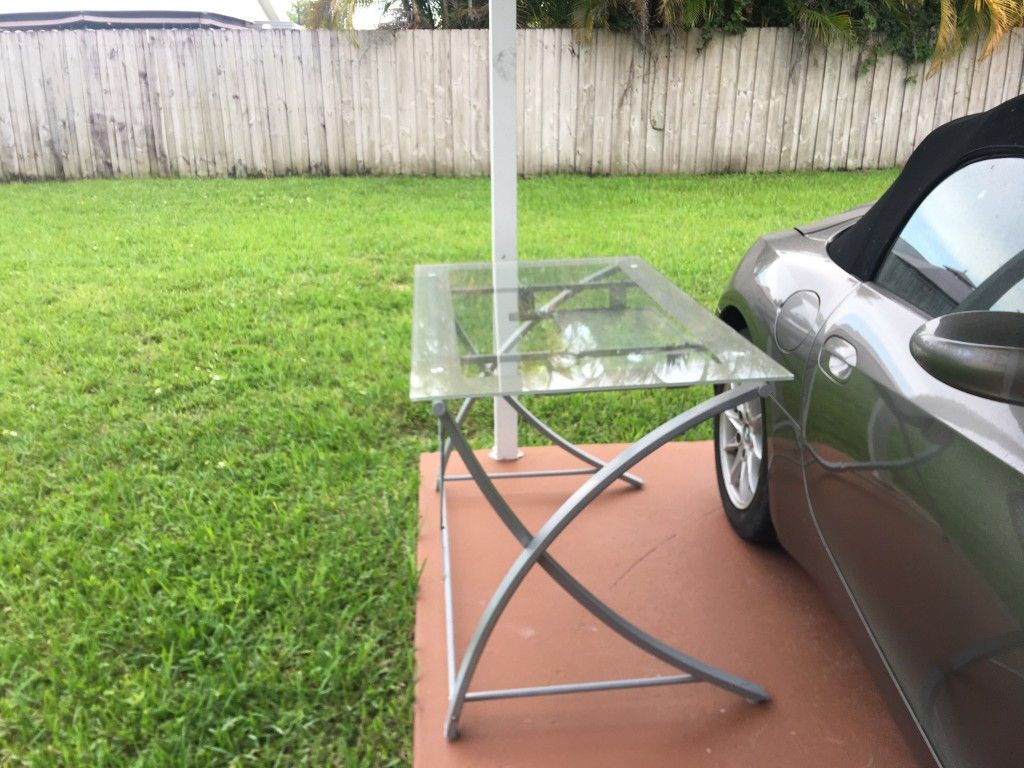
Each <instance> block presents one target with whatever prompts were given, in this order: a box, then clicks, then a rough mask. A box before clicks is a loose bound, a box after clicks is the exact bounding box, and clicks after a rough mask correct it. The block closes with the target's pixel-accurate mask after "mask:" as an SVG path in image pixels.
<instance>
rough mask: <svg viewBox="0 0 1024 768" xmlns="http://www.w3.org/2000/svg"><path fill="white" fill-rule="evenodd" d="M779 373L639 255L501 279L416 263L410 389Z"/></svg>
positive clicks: (559, 388)
mask: <svg viewBox="0 0 1024 768" xmlns="http://www.w3.org/2000/svg"><path fill="white" fill-rule="evenodd" d="M495 307H504V308H506V309H509V308H513V309H512V310H511V311H510V313H509V315H508V316H507V317H502V318H500V319H501V320H502V321H505V320H507V321H508V322H501V323H495V322H494V312H495ZM496 326H497V327H499V328H505V329H507V330H505V331H504V333H505V334H506V335H505V337H504V338H501V339H498V338H496V337H495V333H496V331H495V327H496ZM780 378H788V373H787V372H786V371H785V370H784V369H783V368H781V367H780V366H779V365H777V364H776V363H774V362H773V361H772V360H771V359H770V358H768V357H767V356H766V355H764V354H762V353H761V352H759V351H758V350H757V349H756V348H755V347H753V346H752V345H751V344H749V343H748V342H746V341H745V340H744V339H743V338H742V337H740V336H739V335H738V334H736V333H734V332H733V331H732V330H731V329H729V328H728V327H727V326H725V325H724V324H723V323H721V322H720V321H719V320H717V318H715V317H714V316H712V315H711V314H710V313H709V312H708V311H707V310H706V309H704V308H703V307H702V306H700V305H699V304H697V303H696V302H695V301H694V300H693V299H691V298H690V297H688V296H686V294H684V293H683V292H682V291H680V290H679V289H678V288H676V287H675V286H674V285H672V284H671V283H670V282H669V281H668V280H666V279H665V278H664V277H662V276H661V275H660V274H658V273H657V272H656V271H655V270H654V269H652V268H651V267H650V265H648V264H647V263H646V262H645V261H643V260H642V259H637V258H621V259H588V260H578V261H557V262H526V263H523V262H520V264H519V269H518V276H517V278H516V282H515V284H514V285H510V286H499V287H498V288H495V287H494V286H493V285H492V273H491V269H490V265H488V264H468V265H467V264H462V265H439V266H420V267H417V270H416V288H415V298H414V325H413V372H412V387H411V396H412V397H413V399H429V398H434V397H467V396H486V395H495V394H524V393H530V392H533V393H537V392H572V391H580V390H590V389H628V388H633V387H647V386H685V385H688V384H695V383H698V382H724V381H744V380H771V379H780Z"/></svg>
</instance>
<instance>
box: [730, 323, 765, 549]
mask: <svg viewBox="0 0 1024 768" xmlns="http://www.w3.org/2000/svg"><path fill="white" fill-rule="evenodd" d="M740 333H741V335H743V336H744V337H745V338H747V339H749V338H750V334H749V332H748V331H747V330H746V329H743V330H742V331H740ZM730 388H731V386H730V385H728V384H727V385H724V386H722V385H719V386H716V387H715V392H716V393H718V392H723V391H725V390H727V389H730ZM764 411H765V405H764V400H762V399H761V398H755V399H754V400H748V401H747V402H745V403H743V404H741V405H738V406H736V407H735V408H730V409H729V410H727V411H723V412H722V413H721V414H720V415H719V416H718V417H717V418H716V419H715V423H714V431H715V474H716V476H717V478H718V493H719V496H721V499H722V506H723V507H724V508H725V516H726V517H727V518H728V519H729V523H730V524H731V525H732V527H733V529H734V530H735V531H736V533H737V534H739V536H740V538H742V539H744V540H745V541H749V542H752V543H754V544H775V543H777V539H776V537H775V527H774V526H773V525H772V519H771V515H770V514H769V513H768V460H767V456H766V455H765V447H766V445H767V440H766V431H765V419H764Z"/></svg>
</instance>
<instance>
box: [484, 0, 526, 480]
mask: <svg viewBox="0 0 1024 768" xmlns="http://www.w3.org/2000/svg"><path fill="white" fill-rule="evenodd" d="M487 13H488V19H489V22H490V34H489V41H490V56H489V58H490V68H491V77H490V80H491V263H492V273H493V275H492V276H493V285H494V287H495V289H499V290H496V291H495V294H494V342H495V351H497V350H498V349H500V348H501V345H502V343H503V342H504V340H505V339H507V338H508V337H509V335H510V334H511V333H512V332H513V330H514V329H515V327H516V326H517V325H518V323H517V322H516V321H515V319H514V315H515V313H516V312H517V311H518V309H519V307H518V304H519V302H518V295H517V293H516V291H515V290H514V289H515V288H516V286H517V285H518V282H519V270H518V265H517V263H516V259H517V255H516V235H517V233H516V224H517V207H516V183H517V181H518V179H517V162H516V120H517V114H516V2H515V0H491V2H490V4H489V6H488V11H487ZM501 288H505V289H508V290H504V291H502V290H500V289H501ZM501 367H502V366H501V363H500V362H499V371H498V373H499V376H502V375H503V374H507V375H509V376H514V375H515V370H514V366H508V367H509V370H508V371H507V372H503V371H502V370H501ZM518 428H519V424H518V421H517V417H516V412H515V411H514V410H512V408H511V406H509V405H508V404H507V403H506V402H504V401H503V400H500V399H498V398H495V400H494V450H492V451H491V456H492V457H494V458H495V459H499V460H502V461H511V460H512V459H517V458H519V456H520V455H521V454H520V453H519V434H518V431H519V430H518Z"/></svg>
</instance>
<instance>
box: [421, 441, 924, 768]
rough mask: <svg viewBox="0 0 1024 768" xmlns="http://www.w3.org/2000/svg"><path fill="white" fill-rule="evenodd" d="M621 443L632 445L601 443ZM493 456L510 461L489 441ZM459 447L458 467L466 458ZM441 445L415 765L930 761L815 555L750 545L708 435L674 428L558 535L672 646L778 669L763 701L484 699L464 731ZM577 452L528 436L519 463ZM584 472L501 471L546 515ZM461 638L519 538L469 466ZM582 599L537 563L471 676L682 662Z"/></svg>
mask: <svg viewBox="0 0 1024 768" xmlns="http://www.w3.org/2000/svg"><path fill="white" fill-rule="evenodd" d="M588 450H592V452H593V453H595V454H596V455H598V456H602V457H611V456H612V455H614V454H615V453H616V452H617V450H618V448H617V447H616V446H594V447H592V448H589V449H588ZM480 456H481V458H482V459H483V461H484V464H485V466H486V467H488V468H492V469H495V470H501V469H508V468H509V467H508V465H497V464H496V463H495V462H492V461H490V460H488V459H487V458H486V456H485V455H484V454H483V453H481V454H480ZM457 464H458V462H454V461H453V466H452V471H453V472H456V471H461V470H460V468H459V467H458V466H457ZM436 466H437V455H436V454H426V455H424V456H423V457H422V459H421V463H420V472H421V478H422V481H421V486H420V511H421V516H422V520H421V535H420V542H419V561H420V562H421V563H422V565H423V575H422V580H421V591H420V597H419V601H418V604H417V611H416V638H415V642H416V659H417V664H418V678H417V682H416V704H415V725H414V737H413V765H414V766H415V767H416V768H447V767H453V768H454V767H456V766H460V767H461V766H467V767H468V766H472V767H473V768H486V767H488V766H495V767H498V766H502V767H507V766H535V767H536V768H543V767H544V766H576V765H580V766H595V767H596V766H617V767H618V766H629V768H641V767H642V766H668V765H672V766H676V765H679V766H687V767H688V768H699V767H701V766H715V767H716V768H724V767H725V766H744V767H746V766H794V767H800V766H803V767H807V768H810V767H811V766H813V767H814V768H846V767H847V766H849V767H850V768H854V767H857V768H864V767H866V766H875V767H877V768H901V767H902V766H908V767H909V766H913V765H914V761H913V758H912V756H911V754H910V751H909V749H908V747H907V746H906V744H905V742H904V741H903V738H902V736H901V735H900V733H899V731H898V730H897V728H896V726H895V725H894V723H893V722H892V720H891V719H890V717H889V715H888V714H887V711H886V710H885V708H884V705H883V702H882V699H881V696H880V695H879V693H878V692H877V690H876V689H875V687H874V685H873V683H872V682H871V680H870V678H869V676H868V672H867V670H866V669H865V667H864V665H863V663H862V662H861V660H860V658H859V657H858V656H857V654H856V651H855V650H854V648H853V646H852V644H851V642H850V641H849V639H848V638H847V637H846V635H845V634H844V631H843V629H842V627H841V625H840V624H839V622H838V620H837V619H836V618H835V617H834V616H833V614H832V613H831V611H830V609H829V608H828V606H827V605H826V604H825V602H824V601H823V599H822V597H821V596H820V595H819V594H818V592H817V591H816V589H815V587H814V585H813V583H812V582H811V581H810V579H809V578H808V577H807V575H806V574H805V573H804V572H803V571H802V570H801V569H800V568H799V566H797V565H796V564H795V563H794V562H793V561H792V560H790V559H789V558H788V557H787V556H786V555H785V554H784V553H782V552H777V551H770V550H762V549H758V548H754V547H750V546H748V545H745V544H744V543H742V542H741V541H739V540H738V539H737V538H736V537H735V536H734V535H733V533H732V531H731V529H730V528H729V526H728V524H727V523H726V521H725V519H724V517H723V515H722V510H721V507H720V505H719V501H718V494H717V490H716V488H715V481H714V470H713V454H712V446H711V444H710V443H673V444H670V445H668V446H666V447H665V448H663V449H662V450H661V451H659V452H658V453H656V454H655V455H653V456H651V457H649V458H648V459H646V460H645V461H644V462H642V463H641V464H640V465H639V467H638V469H637V473H638V474H640V475H641V476H642V477H643V478H644V480H645V481H646V487H645V488H644V489H643V490H640V491H635V490H631V489H629V488H628V487H626V486H625V485H623V484H621V483H620V484H618V485H619V487H615V488H612V489H610V490H609V491H608V492H607V493H606V494H605V495H604V496H602V497H601V498H600V499H598V501H597V502H596V503H594V504H593V505H592V506H591V507H590V508H588V509H587V510H585V511H584V512H583V514H582V515H581V516H580V517H579V518H578V519H577V520H576V521H575V522H574V523H573V524H572V526H570V528H569V529H568V530H567V531H566V533H565V534H564V535H563V536H562V538H561V539H559V540H558V541H557V542H556V544H555V546H554V547H553V549H552V554H554V555H555V557H556V558H558V559H559V560H560V561H561V562H562V564H563V565H564V566H566V567H567V568H568V569H569V570H570V571H571V572H572V573H573V574H574V575H575V576H576V577H577V578H579V579H580V580H581V581H582V582H583V583H584V584H585V585H586V586H587V587H588V588H590V589H591V590H592V591H594V592H595V593H596V594H597V595H598V596H599V597H601V598H602V599H604V600H607V601H608V603H609V604H610V605H611V606H612V608H614V609H616V610H618V611H619V612H620V613H622V614H624V615H625V616H626V617H627V618H629V619H631V620H633V621H634V622H635V623H637V624H638V625H639V626H640V627H642V628H644V629H646V630H648V631H650V632H652V633H653V634H654V635H655V636H656V637H659V638H661V639H663V640H665V641H667V642H669V643H671V644H673V645H675V646H676V647H678V648H680V649H682V650H684V651H685V652H688V653H690V654H692V655H695V656H697V657H698V658H700V659H702V660H704V661H707V662H709V663H712V664H715V665H717V666H719V667H721V668H723V669H725V670H728V671H730V672H732V673H734V674H737V675H741V676H743V677H746V678H747V679H750V680H753V681H755V682H757V683H760V684H761V685H763V686H764V687H765V688H767V690H768V691H769V693H771V694H772V697H773V700H772V701H771V702H770V703H767V704H761V705H752V704H749V703H747V702H746V701H744V700H743V699H741V698H739V697H737V696H735V695H732V694H729V693H726V692H725V691H722V690H720V689H718V688H715V687H712V686H710V685H707V684H694V685H682V686H671V687H661V688H647V689H635V690H628V691H609V692H601V693H586V694H571V695H563V696H548V697H543V698H527V699H513V700H504V701H492V702H471V703H468V704H467V705H466V707H465V710H464V711H463V716H462V722H461V733H462V737H461V739H459V740H458V741H456V742H454V743H448V742H447V741H445V739H444V735H443V723H444V717H445V709H446V704H447V683H446V668H445V640H444V602H443V601H444V598H443V588H442V581H441V568H440V540H439V529H438V528H439V527H438V495H437V493H436V492H435V490H434V473H435V472H436ZM568 466H574V464H573V461H572V460H571V459H570V458H569V457H568V456H566V455H565V454H564V453H562V452H561V451H560V450H558V449H556V448H528V449H526V456H525V457H524V458H523V459H521V460H520V461H519V462H517V463H516V464H515V467H514V468H515V470H530V469H541V468H543V469H552V468H561V467H568ZM580 482H581V478H580V477H562V478H546V479H529V480H524V479H520V480H505V481H499V483H500V485H499V487H500V488H501V490H502V491H503V492H504V493H505V494H506V497H507V498H508V500H509V501H510V503H511V504H512V507H513V508H514V509H515V510H516V511H517V513H519V514H520V515H521V517H522V518H523V520H524V521H525V522H526V524H527V525H528V526H530V527H531V529H532V530H536V529H537V528H538V527H539V525H540V524H541V523H542V522H543V521H544V520H545V519H546V518H547V517H548V516H549V515H550V514H551V513H552V512H553V511H554V510H555V509H556V508H557V507H558V505H559V504H560V503H561V502H562V501H563V500H564V499H565V498H566V496H568V495H569V494H570V493H571V492H572V491H573V490H575V488H576V487H578V485H579V483H580ZM448 500H449V515H450V521H451V522H450V526H451V530H450V536H451V545H452V550H453V552H452V568H453V573H454V579H453V584H454V604H455V617H456V640H457V644H458V649H459V652H460V654H461V652H462V651H463V650H464V649H465V647H466V645H467V643H468V640H469V637H470V635H471V634H472V631H473V628H474V626H475V624H476V622H477V620H478V619H479V617H480V614H481V612H482V610H483V607H484V605H485V604H486V602H487V600H488V599H489V598H490V596H491V594H492V592H493V591H494V588H495V586H496V585H497V584H498V582H499V581H500V580H501V578H502V576H503V575H504V573H505V571H506V570H507V569H508V567H509V565H510V564H511V563H512V561H513V559H514V558H515V556H516V554H517V553H518V551H519V550H518V545H517V543H516V542H515V540H514V539H513V538H512V536H511V535H510V534H509V533H508V531H506V530H505V528H504V527H503V526H502V525H501V523H500V522H499V521H498V520H497V518H496V517H495V515H494V514H493V513H492V512H491V510H490V508H489V507H488V506H487V505H486V502H485V501H484V500H483V498H482V496H481V495H480V493H479V491H477V489H476V487H475V486H474V485H473V484H472V483H469V482H458V483H449V485H448ZM672 673H673V670H671V669H670V668H669V667H667V666H665V665H663V664H661V663H660V662H658V661H656V660H654V659H652V658H650V657H648V656H646V655H644V654H643V653H641V652H640V651H638V650H636V649H635V648H633V647H632V646H631V645H629V644H628V643H626V642H625V641H623V640H622V639H621V638H619V637H618V636H617V635H615V634H614V633H613V632H611V631H610V630H609V629H607V628H606V627H605V626H604V625H602V624H601V623H600V622H598V621H597V620H596V619H594V618H593V617H592V616H591V615H590V614H588V613H587V612H586V611H585V610H584V609H583V608H581V607H580V606H578V605H577V604H576V603H575V602H573V601H572V600H571V599H570V598H569V597H567V596H566V595H565V594H564V593H563V592H562V591H561V589H560V588H559V587H558V586H557V585H556V584H555V583H554V582H553V581H551V580H550V579H549V578H548V576H547V575H546V574H545V573H544V572H543V571H541V570H540V569H537V570H536V571H535V572H532V573H531V574H530V575H529V576H528V577H527V579H526V581H525V582H524V584H523V586H522V588H521V589H520V591H519V592H518V593H517V594H516V596H515V597H514V598H513V600H512V602H511V604H510V605H509V608H508V610H507V611H506V613H505V615H504V616H503V617H502V619H501V621H500V622H499V624H498V627H497V629H496V630H495V633H494V635H493V636H492V639H491V642H490V644H489V646H488V648H487V652H486V653H485V655H484V657H483V660H482V662H481V664H480V668H479V670H478V673H477V675H476V678H475V680H474V681H473V685H472V686H471V689H472V690H485V689H492V688H505V687H517V686H524V685H544V684H557V683H569V682H578V681H586V680H594V679H609V678H615V677H633V676H642V675H657V674H672Z"/></svg>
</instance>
